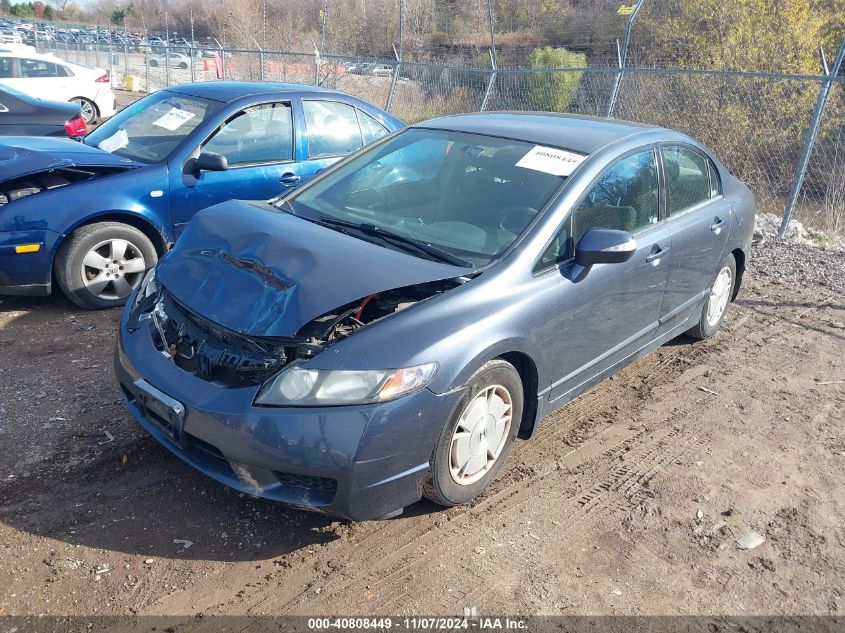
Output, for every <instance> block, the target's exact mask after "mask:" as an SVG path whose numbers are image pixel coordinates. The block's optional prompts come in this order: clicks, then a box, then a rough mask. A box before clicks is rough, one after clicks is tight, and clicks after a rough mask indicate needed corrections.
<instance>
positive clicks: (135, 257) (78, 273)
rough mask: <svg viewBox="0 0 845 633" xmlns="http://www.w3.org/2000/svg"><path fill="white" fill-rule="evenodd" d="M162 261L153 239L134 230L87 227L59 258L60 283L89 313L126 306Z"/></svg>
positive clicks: (102, 225) (115, 224) (103, 225)
mask: <svg viewBox="0 0 845 633" xmlns="http://www.w3.org/2000/svg"><path fill="white" fill-rule="evenodd" d="M157 261H158V253H156V250H155V247H154V246H153V244H152V242H150V239H149V238H148V237H147V236H146V235H144V234H143V233H142V232H141V231H139V230H138V229H136V228H135V227H134V226H129V225H127V224H121V223H119V222H99V223H97V224H89V225H87V226H83V227H81V228H79V229H77V230H76V231H74V232H73V234H72V235H71V236H70V237H69V238H67V240H65V242H64V243H62V245H61V246H60V247H59V252H58V254H57V255H56V264H55V271H56V280H57V281H58V283H59V287H60V288H61V289H62V292H63V293H64V294H65V296H66V297H67V298H68V299H70V300H71V301H73V302H74V303H75V304H76V305H78V306H80V307H83V308H86V309H88V310H96V309H101V308H112V307H116V306H121V305H123V304H124V303H126V299H127V298H128V297H129V294H130V293H131V292H132V291H133V290H134V289H135V288H137V287H138V284H140V283H141V280H142V279H143V278H144V274H145V273H146V272H147V270H149V269H150V268H152V267H153V266H155V264H156V262H157Z"/></svg>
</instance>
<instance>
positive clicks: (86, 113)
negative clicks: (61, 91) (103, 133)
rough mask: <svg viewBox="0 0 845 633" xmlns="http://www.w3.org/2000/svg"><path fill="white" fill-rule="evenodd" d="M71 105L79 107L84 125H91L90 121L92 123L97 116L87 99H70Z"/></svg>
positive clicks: (92, 105)
mask: <svg viewBox="0 0 845 633" xmlns="http://www.w3.org/2000/svg"><path fill="white" fill-rule="evenodd" d="M71 103H75V104H76V105H78V106H79V111H80V114H81V115H82V118H83V119H84V120H85V122H86V123H91V121H93V120H94V118H95V117H96V116H97V111H96V109H95V108H94V104H93V103H91V102H90V101H88V99H71Z"/></svg>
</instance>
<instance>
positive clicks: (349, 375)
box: [255, 363, 437, 407]
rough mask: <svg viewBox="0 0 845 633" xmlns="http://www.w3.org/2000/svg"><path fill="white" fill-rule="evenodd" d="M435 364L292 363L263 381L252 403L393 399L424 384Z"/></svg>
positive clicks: (317, 403) (310, 404)
mask: <svg viewBox="0 0 845 633" xmlns="http://www.w3.org/2000/svg"><path fill="white" fill-rule="evenodd" d="M436 369H437V363H426V364H424V365H416V366H415V367H406V368H404V369H306V368H304V367H299V366H296V365H293V366H291V367H288V368H287V369H285V370H283V371H281V372H280V373H278V374H277V375H276V376H275V377H274V378H273V379H272V380H269V381H268V382H266V383H264V386H263V387H262V388H261V391H259V393H258V397H257V398H256V399H255V404H260V405H270V406H280V407H320V406H333V405H335V406H336V405H344V404H369V403H373V402H385V401H387V400H393V399H394V398H398V397H399V396H403V395H406V394H409V393H412V392H414V391H419V390H420V389H422V388H423V387H425V386H426V385H427V384H428V383H429V381H430V380H431V378H432V376H434V372H435V370H436Z"/></svg>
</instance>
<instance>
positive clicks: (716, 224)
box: [710, 217, 726, 235]
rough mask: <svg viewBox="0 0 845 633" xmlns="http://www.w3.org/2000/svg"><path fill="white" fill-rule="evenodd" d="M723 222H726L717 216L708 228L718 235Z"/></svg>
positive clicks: (723, 224)
mask: <svg viewBox="0 0 845 633" xmlns="http://www.w3.org/2000/svg"><path fill="white" fill-rule="evenodd" d="M725 224H726V222H725V221H724V220H722V219H721V218H718V217H717V218H716V219H715V220H714V221H713V224H711V225H710V230H711V231H713V232H714V233H715V234H716V235H718V234H719V232H720V231H721V230H722V229H723V228H724V226H725Z"/></svg>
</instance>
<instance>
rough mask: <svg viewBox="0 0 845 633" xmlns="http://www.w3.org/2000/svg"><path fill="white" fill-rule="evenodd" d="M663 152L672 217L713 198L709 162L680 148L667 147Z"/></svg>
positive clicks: (692, 151)
mask: <svg viewBox="0 0 845 633" xmlns="http://www.w3.org/2000/svg"><path fill="white" fill-rule="evenodd" d="M662 152H663V165H664V169H665V171H666V188H667V191H668V196H669V205H668V210H669V216H670V217H671V216H673V215H678V214H679V213H682V212H683V211H685V210H687V209H689V208H690V207H694V206H695V205H697V204H701V203H702V202H704V201H705V200H709V199H710V198H711V197H712V195H713V192H712V186H711V184H710V169H711V168H710V161H709V160H708V159H707V158H705V157H704V156H703V155H701V154H700V153H698V152H696V151H694V150H691V149H688V148H686V147H681V146H671V147H664V148H663V149H662Z"/></svg>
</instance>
